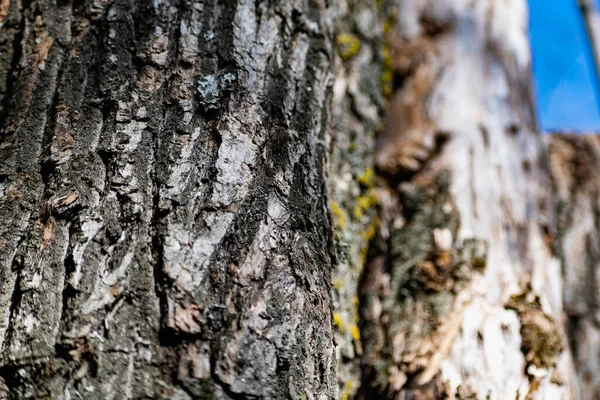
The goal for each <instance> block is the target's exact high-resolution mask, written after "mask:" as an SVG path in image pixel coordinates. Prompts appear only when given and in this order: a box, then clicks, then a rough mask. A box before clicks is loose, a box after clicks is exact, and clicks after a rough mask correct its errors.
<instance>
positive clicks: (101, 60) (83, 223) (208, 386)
mask: <svg viewBox="0 0 600 400" xmlns="http://www.w3.org/2000/svg"><path fill="white" fill-rule="evenodd" d="M1 4H2V7H0V14H1V10H3V9H4V8H3V7H4V6H5V5H7V4H8V13H7V15H2V16H1V17H0V19H2V22H3V24H4V25H3V27H2V31H1V36H0V46H1V50H2V56H1V58H0V66H1V67H0V74H1V76H0V82H2V83H1V86H0V91H1V94H2V96H3V98H2V119H1V125H0V220H1V221H2V225H1V226H0V276H1V279H0V346H1V356H0V392H2V393H3V396H4V397H9V398H85V399H91V398H97V399H107V398H116V399H123V398H179V399H187V398H211V399H212V398H223V399H229V398H232V399H233V398H293V399H302V398H304V399H329V398H333V397H335V393H336V390H337V389H336V374H335V368H336V362H335V356H334V344H333V329H332V322H331V321H332V314H331V310H332V302H331V296H330V286H331V283H330V282H331V265H332V263H331V256H330V243H331V240H332V237H331V232H330V224H329V217H328V212H327V203H326V196H325V194H326V193H325V182H324V168H323V165H324V161H325V152H326V147H325V132H326V130H327V128H328V118H329V116H328V107H329V102H330V95H331V87H332V84H333V73H332V69H331V62H332V52H333V43H332V30H331V26H332V20H331V17H332V14H331V12H332V10H331V9H330V5H329V4H327V2H324V1H318V0H316V1H308V0H307V1H290V2H256V1H253V0H250V1H248V0H231V1H205V2H195V1H186V0H181V1H180V0H177V1H175V0H173V1H168V0H164V1H163V0H157V1H153V2H150V1H125V0H114V1H110V0H94V1H91V0H90V1H74V2H71V1H60V0H59V1H58V2H56V1H52V0H32V1H21V0H11V1H10V2H6V1H2V2H1Z"/></svg>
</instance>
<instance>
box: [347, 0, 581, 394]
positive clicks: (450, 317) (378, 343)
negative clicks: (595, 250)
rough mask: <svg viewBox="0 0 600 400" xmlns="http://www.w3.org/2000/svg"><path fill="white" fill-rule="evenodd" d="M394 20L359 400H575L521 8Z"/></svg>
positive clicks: (409, 5) (417, 11)
mask: <svg viewBox="0 0 600 400" xmlns="http://www.w3.org/2000/svg"><path fill="white" fill-rule="evenodd" d="M395 15H396V19H395V24H396V28H395V29H394V30H392V32H391V33H390V35H389V37H390V39H389V42H390V43H391V44H392V59H391V65H392V68H393V72H394V80H393V81H394V88H393V94H392V96H391V99H390V103H389V106H388V110H387V116H386V120H385V123H384V124H385V125H384V128H383V130H382V132H381V134H380V135H379V137H378V140H377V146H376V151H375V164H376V167H377V171H378V172H379V177H380V178H379V182H380V183H379V188H378V201H379V206H380V211H379V227H378V230H377V235H376V236H375V238H374V240H373V241H372V242H371V246H370V249H369V254H368V259H367V265H366V267H365V270H364V273H363V275H362V279H361V282H360V284H359V289H358V290H359V296H360V333H361V337H362V343H361V345H362V357H361V361H360V363H361V374H360V379H361V385H360V389H359V390H358V395H359V398H362V399H372V398H398V399H405V398H406V399H414V398H416V399H438V398H450V399H467V398H477V399H486V398H491V399H526V398H527V399H533V398H537V399H557V398H565V399H566V398H576V396H577V382H576V380H575V378H574V376H575V375H574V368H573V364H572V359H571V355H570V352H569V347H568V340H567V336H566V333H567V332H566V331H565V329H564V326H563V322H564V318H563V315H564V314H563V306H562V276H561V264H560V261H559V258H558V257H557V256H555V252H554V250H553V247H554V243H553V237H554V235H555V233H556V229H555V225H554V220H553V215H554V205H553V202H552V198H553V194H552V190H551V189H552V185H551V176H550V173H549V168H548V157H547V149H546V145H545V142H544V140H543V137H542V136H541V134H540V132H539V131H538V127H537V126H536V118H535V115H534V107H533V99H532V95H531V88H532V84H531V80H530V64H531V57H530V51H529V44H528V40H527V7H526V3H525V1H520V0H515V1H500V0H480V1H474V2H466V1H451V0H444V1H439V0H437V1H411V0H400V1H399V2H398V4H397V9H396V14H395Z"/></svg>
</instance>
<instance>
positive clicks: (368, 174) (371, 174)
mask: <svg viewBox="0 0 600 400" xmlns="http://www.w3.org/2000/svg"><path fill="white" fill-rule="evenodd" d="M374 178H375V170H374V169H373V168H371V167H369V168H365V170H364V171H363V173H362V174H360V175H359V176H358V178H356V180H357V181H358V183H360V184H361V185H363V186H365V187H368V188H370V187H371V186H373V179H374Z"/></svg>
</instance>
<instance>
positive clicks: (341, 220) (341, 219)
mask: <svg viewBox="0 0 600 400" xmlns="http://www.w3.org/2000/svg"><path fill="white" fill-rule="evenodd" d="M331 213H332V214H333V222H334V223H335V226H336V227H337V228H338V229H340V230H343V229H344V228H345V227H346V222H347V220H348V217H347V216H346V213H345V212H344V210H342V207H340V205H339V204H338V202H336V201H333V202H331Z"/></svg>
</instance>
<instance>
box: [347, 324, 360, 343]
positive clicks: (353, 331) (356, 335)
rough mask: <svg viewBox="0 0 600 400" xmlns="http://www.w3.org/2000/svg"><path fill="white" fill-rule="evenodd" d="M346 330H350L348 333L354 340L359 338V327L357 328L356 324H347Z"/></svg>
mask: <svg viewBox="0 0 600 400" xmlns="http://www.w3.org/2000/svg"><path fill="white" fill-rule="evenodd" d="M348 330H349V331H350V334H351V335H352V338H353V339H354V340H357V341H358V340H360V329H358V326H357V325H356V324H350V325H349V326H348Z"/></svg>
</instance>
